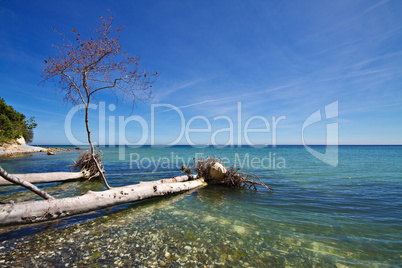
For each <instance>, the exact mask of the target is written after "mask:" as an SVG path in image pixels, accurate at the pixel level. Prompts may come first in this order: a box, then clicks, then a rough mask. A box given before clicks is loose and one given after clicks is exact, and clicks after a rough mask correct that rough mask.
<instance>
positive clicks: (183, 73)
mask: <svg viewBox="0 0 402 268" xmlns="http://www.w3.org/2000/svg"><path fill="white" fill-rule="evenodd" d="M107 9H110V10H111V11H112V13H113V15H114V18H115V19H114V25H116V26H123V25H125V26H126V29H125V30H124V31H123V32H122V35H121V44H122V46H123V48H124V49H125V50H126V51H127V52H128V53H129V54H131V55H139V56H140V57H141V64H142V65H143V66H144V67H145V68H146V69H147V70H150V71H157V72H158V73H159V74H160V75H159V77H158V79H157V81H156V83H155V84H154V88H153V93H154V98H153V99H152V100H150V101H148V102H146V103H137V104H136V105H135V107H134V110H132V107H131V104H129V103H124V102H122V101H121V99H120V100H116V97H115V96H114V95H112V94H110V93H108V92H103V93H101V94H99V95H98V99H99V101H102V102H104V104H103V103H102V104H101V105H99V106H98V107H97V109H96V110H95V109H94V110H91V115H90V120H91V128H92V133H93V135H94V139H95V141H98V142H100V143H103V142H106V143H109V141H110V142H111V143H112V144H113V143H122V142H125V141H127V142H130V143H146V144H149V143H151V142H153V143H155V144H169V143H174V142H175V141H177V142H176V143H177V144H188V143H189V139H188V138H186V137H189V138H190V143H194V144H211V142H212V140H213V141H214V142H215V143H217V144H228V143H229V144H238V143H242V144H247V143H248V142H249V143H252V144H269V145H272V144H273V143H276V144H301V143H302V132H303V134H304V136H303V137H304V141H305V142H306V143H307V144H324V143H326V137H327V135H328V133H327V128H326V126H327V124H329V123H331V124H337V127H338V137H339V139H338V141H339V143H340V144H402V88H401V87H402V46H401V44H402V18H401V14H402V2H401V1H370V0H365V1H357V0H356V1H349V0H347V1H321V0H320V1H11V0H2V1H0V36H1V42H0V81H1V83H0V97H2V98H4V99H5V100H6V102H7V103H8V104H10V105H12V106H13V107H14V108H15V109H17V110H18V111H20V112H22V113H24V114H26V115H27V116H28V117H30V116H35V118H36V122H37V123H38V127H37V128H36V129H35V137H34V141H33V144H71V142H73V143H74V140H76V141H78V142H85V128H84V122H83V115H82V113H77V114H74V116H73V117H72V120H71V124H70V125H71V127H70V125H69V124H68V122H69V120H67V119H66V117H67V118H68V116H67V115H68V113H69V111H70V110H71V109H72V105H68V104H63V95H60V94H58V90H57V89H55V88H54V87H53V85H51V84H46V85H45V86H44V87H42V86H38V83H39V82H40V81H41V73H42V69H43V67H44V59H46V58H47V57H48V56H55V55H56V51H55V49H54V48H53V47H52V46H51V45H52V44H60V43H61V41H62V40H60V37H59V36H58V35H57V34H55V33H54V32H53V31H52V28H56V29H57V30H58V31H59V32H61V33H65V34H66V35H70V34H72V32H71V30H72V29H73V28H75V29H77V31H78V32H80V33H82V34H85V33H89V32H90V31H91V30H92V29H94V28H96V27H97V25H98V24H99V22H100V20H99V16H108V12H107ZM331 103H337V105H338V110H337V114H336V115H337V116H335V117H333V118H328V119H326V118H325V113H324V109H325V107H326V106H327V105H329V104H331ZM109 105H115V106H116V109H109V108H110V107H111V106H109ZM158 105H159V106H158ZM102 107H104V108H102ZM172 107H176V109H172ZM317 110H321V111H322V112H321V115H322V119H323V120H321V121H318V122H316V123H315V124H311V125H309V126H307V127H305V129H304V131H303V124H304V123H305V122H306V120H307V119H308V118H309V116H310V115H312V114H314V113H315V112H316V111H317ZM180 113H181V115H182V117H180ZM239 114H240V116H241V120H239ZM119 117H121V120H123V121H119ZM152 117H153V118H154V121H153V122H154V124H153V125H154V127H153V132H154V134H155V135H154V137H153V138H151V133H152V124H151V123H152ZM278 118H282V120H279V121H278ZM124 120H126V123H124ZM275 120H276V121H277V123H276V127H275V128H274V121H275ZM229 121H231V122H232V125H231V123H230V122H229ZM66 122H67V125H68V126H67V129H66V126H65V125H66ZM141 122H142V125H141ZM144 122H145V124H144ZM247 122H248V123H247ZM208 123H209V124H210V127H211V128H210V129H207V127H208ZM182 124H184V126H185V127H184V128H183V127H182ZM246 125H247V126H246ZM231 127H232V128H231ZM196 128H200V129H204V131H205V132H202V133H194V132H192V133H191V132H189V131H188V130H189V129H196ZM245 128H248V129H249V130H250V129H251V130H250V131H248V132H247V134H245V132H244V130H245ZM264 128H265V130H264ZM253 129H254V130H255V129H260V130H261V132H255V131H254V130H253ZM268 130H269V131H268ZM66 133H67V134H66ZM69 133H71V134H72V135H73V137H74V139H73V140H72V139H71V137H70V136H69ZM214 133H215V134H214Z"/></svg>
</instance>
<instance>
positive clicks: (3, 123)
mask: <svg viewBox="0 0 402 268" xmlns="http://www.w3.org/2000/svg"><path fill="white" fill-rule="evenodd" d="M25 118H26V116H25V115H24V114H22V113H20V112H18V111H16V110H15V109H14V108H13V107H12V106H10V105H7V104H6V102H5V100H4V99H3V98H1V99H0V142H10V141H15V140H16V139H18V138H21V137H24V139H25V141H26V142H27V143H30V142H32V140H33V129H34V128H35V127H36V126H37V124H36V123H35V118H34V117H31V118H29V119H28V120H26V119H25Z"/></svg>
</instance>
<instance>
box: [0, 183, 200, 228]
mask: <svg viewBox="0 0 402 268" xmlns="http://www.w3.org/2000/svg"><path fill="white" fill-rule="evenodd" d="M188 178H189V177H188V176H180V177H178V179H175V178H172V179H169V180H170V181H171V182H164V181H163V180H161V181H154V182H146V183H140V184H135V185H128V186H123V187H118V188H113V189H110V190H106V191H100V192H92V191H88V192H87V193H86V194H84V195H80V196H75V197H68V198H61V199H52V200H42V201H30V202H22V203H15V204H5V205H0V226H6V225H13V224H26V223H35V222H41V221H47V220H54V219H59V218H62V217H67V216H72V215H77V214H81V213H86V212H90V211H94V210H98V209H102V208H106V207H110V206H115V205H119V204H124V203H131V202H134V201H138V200H142V199H145V198H150V197H155V196H162V195H167V194H171V193H179V192H182V191H187V190H190V189H194V188H198V187H201V186H203V185H204V184H205V183H204V180H203V179H202V178H201V179H196V180H192V181H183V182H174V181H175V180H186V179H188ZM190 178H193V177H190ZM169 180H168V181H169ZM165 181H166V180H165Z"/></svg>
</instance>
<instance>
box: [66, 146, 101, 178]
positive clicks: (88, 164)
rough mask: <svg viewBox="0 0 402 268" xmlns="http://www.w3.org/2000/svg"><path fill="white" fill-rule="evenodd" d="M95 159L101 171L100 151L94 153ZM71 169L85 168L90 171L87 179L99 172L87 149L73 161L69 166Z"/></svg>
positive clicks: (96, 175)
mask: <svg viewBox="0 0 402 268" xmlns="http://www.w3.org/2000/svg"><path fill="white" fill-rule="evenodd" d="M95 159H96V161H97V162H98V163H99V165H100V167H101V169H102V171H103V165H102V153H101V152H97V153H96V154H95ZM71 169H72V170H87V171H89V173H90V177H89V179H91V178H93V177H98V176H99V172H98V168H97V167H96V163H95V162H94V160H93V159H92V157H91V153H90V152H88V151H85V152H83V153H82V154H81V155H80V156H79V157H78V159H77V161H75V164H74V165H73V166H72V168H71Z"/></svg>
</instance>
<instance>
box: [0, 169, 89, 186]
mask: <svg viewBox="0 0 402 268" xmlns="http://www.w3.org/2000/svg"><path fill="white" fill-rule="evenodd" d="M12 176H14V177H17V178H20V179H21V180H24V181H27V182H30V183H32V184H35V183H49V182H64V181H74V180H80V179H88V178H89V177H90V175H89V172H87V171H81V172H48V173H27V174H12ZM7 185H15V184H14V183H12V182H10V181H7V180H5V179H3V178H1V177H0V186H7Z"/></svg>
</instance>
